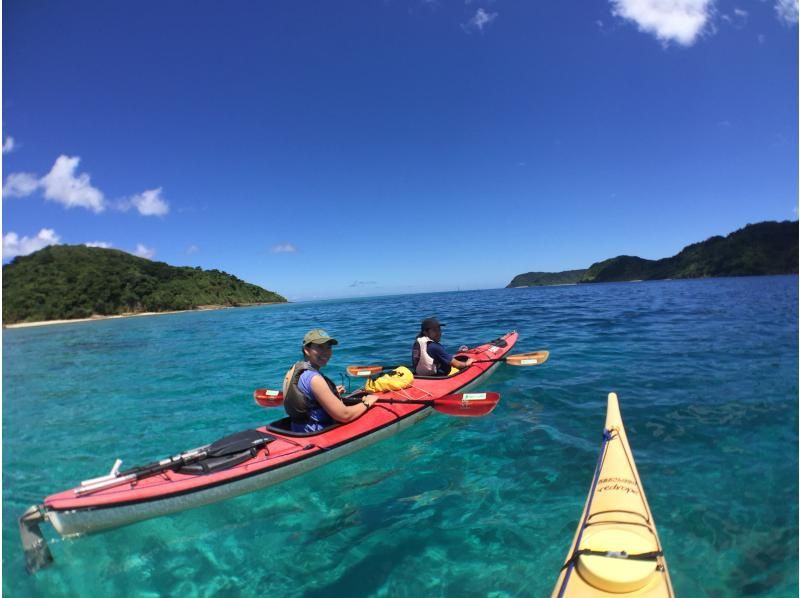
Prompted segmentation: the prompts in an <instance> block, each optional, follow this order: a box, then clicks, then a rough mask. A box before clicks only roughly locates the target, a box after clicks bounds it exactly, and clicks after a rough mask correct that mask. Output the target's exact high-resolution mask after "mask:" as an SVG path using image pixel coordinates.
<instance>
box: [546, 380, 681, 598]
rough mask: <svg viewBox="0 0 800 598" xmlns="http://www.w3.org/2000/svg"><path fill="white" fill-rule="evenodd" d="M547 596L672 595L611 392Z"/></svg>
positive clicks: (655, 533) (639, 482) (614, 396)
mask: <svg viewBox="0 0 800 598" xmlns="http://www.w3.org/2000/svg"><path fill="white" fill-rule="evenodd" d="M552 595H553V597H554V598H556V597H558V598H561V597H572V596H642V597H653V598H655V597H663V596H669V597H671V596H674V593H673V589H672V583H671V581H670V578H669V572H668V570H667V563H666V560H665V559H664V555H663V551H662V548H661V541H660V540H659V538H658V533H657V532H656V526H655V522H654V521H653V515H652V513H651V512H650V506H649V504H648V503H647V498H646V497H645V494H644V488H643V487H642V481H641V479H640V478H639V472H638V471H637V469H636V464H635V462H634V460H633V454H632V453H631V449H630V445H629V444H628V438H627V435H626V433H625V427H624V426H623V423H622V416H621V415H620V411H619V402H618V400H617V395H616V394H615V393H613V392H612V393H609V395H608V410H607V414H606V422H605V428H604V430H603V445H602V449H601V452H600V459H599V461H598V464H597V468H596V470H595V476H594V479H593V481H592V486H591V489H590V491H589V496H588V498H587V500H586V505H585V506H584V510H583V515H582V516H581V520H580V523H579V525H578V529H577V532H576V533H575V538H574V539H573V542H572V546H571V547H570V549H569V552H568V553H567V559H566V561H565V563H564V566H563V567H562V569H561V572H560V575H559V577H558V581H557V583H556V586H555V589H554V590H553V594H552Z"/></svg>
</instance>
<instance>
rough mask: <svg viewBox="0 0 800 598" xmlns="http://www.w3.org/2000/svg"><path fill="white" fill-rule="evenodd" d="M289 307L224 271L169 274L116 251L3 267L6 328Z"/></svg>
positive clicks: (69, 250)
mask: <svg viewBox="0 0 800 598" xmlns="http://www.w3.org/2000/svg"><path fill="white" fill-rule="evenodd" d="M284 302H286V299H285V298H284V297H282V296H281V295H279V294H277V293H274V292H272V291H268V290H266V289H262V288H261V287H259V286H256V285H254V284H249V283H246V282H244V281H242V280H239V279H238V278H236V277H235V276H231V275H230V274H226V273H225V272H220V271H219V270H202V269H200V268H188V267H176V266H170V265H168V264H165V263H163V262H153V261H150V260H147V259H144V258H140V257H136V256H133V255H130V254H128V253H125V252H123V251H118V250H116V249H102V248H99V247H86V246H83V245H53V246H50V247H46V248H44V249H42V250H40V251H37V252H35V253H32V254H30V255H27V256H20V257H17V258H15V259H14V260H13V261H12V262H11V263H10V264H7V265H5V266H3V323H4V324H12V323H16V322H32V321H40V320H60V319H74V318H86V317H90V316H92V315H103V316H108V315H118V314H124V313H137V312H146V311H156V312H157V311H172V310H185V309H194V308H196V307H200V306H205V305H224V306H235V305H247V304H254V303H284Z"/></svg>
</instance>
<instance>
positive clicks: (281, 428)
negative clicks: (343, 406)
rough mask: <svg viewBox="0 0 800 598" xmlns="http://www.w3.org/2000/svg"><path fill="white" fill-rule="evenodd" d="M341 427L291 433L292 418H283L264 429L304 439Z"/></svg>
mask: <svg viewBox="0 0 800 598" xmlns="http://www.w3.org/2000/svg"><path fill="white" fill-rule="evenodd" d="M359 400H360V399H359ZM341 425H342V424H340V423H335V424H333V425H331V426H328V427H327V428H324V429H322V430H319V431H317V432H292V418H291V417H284V418H283V419H279V420H277V421H274V422H272V423H270V424H267V426H266V427H267V430H271V431H273V432H275V433H277V434H281V435H283V436H297V437H298V438H304V437H306V436H317V435H318V434H322V433H323V432H327V431H329V430H333V429H334V428H338V427H339V426H341Z"/></svg>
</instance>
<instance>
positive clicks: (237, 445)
mask: <svg viewBox="0 0 800 598" xmlns="http://www.w3.org/2000/svg"><path fill="white" fill-rule="evenodd" d="M517 337H518V335H517V333H516V332H509V333H508V334H506V335H504V336H502V337H501V338H498V339H496V340H493V341H490V342H488V343H486V344H483V345H481V346H479V347H475V348H473V349H470V350H468V351H465V352H464V353H465V354H468V355H469V356H470V357H472V358H473V359H476V360H481V359H483V360H486V359H495V358H500V357H503V356H504V355H506V354H507V353H508V352H509V351H510V350H511V349H512V348H513V346H514V343H516V341H517ZM498 366H499V362H481V363H476V364H474V365H472V366H470V367H468V368H466V369H463V370H461V371H459V372H458V373H457V374H454V375H453V376H449V377H417V378H416V379H415V380H414V382H413V385H412V386H410V387H409V388H405V389H403V390H397V391H387V392H385V393H381V395H382V400H381V401H380V402H379V403H377V404H376V405H374V406H373V407H372V408H371V409H369V410H368V411H367V412H366V413H365V414H364V415H362V416H361V417H359V418H358V419H355V420H353V421H351V422H348V423H344V424H335V425H333V426H330V427H328V428H325V429H324V430H322V431H321V432H319V433H314V434H296V433H292V432H291V426H290V421H289V419H288V418H283V419H280V420H278V421H274V422H272V423H271V424H269V425H266V426H260V427H258V428H255V429H250V430H244V431H242V432H239V433H237V434H234V435H232V436H228V437H225V438H222V439H220V440H217V441H216V442H214V443H211V444H209V445H204V446H201V447H199V448H197V449H193V450H191V451H187V452H184V453H180V454H178V455H175V456H174V457H169V458H167V459H163V460H161V461H157V462H154V463H151V464H149V465H145V466H142V467H135V468H132V469H128V470H124V471H119V469H120V462H117V463H115V464H114V467H113V468H112V469H111V472H110V473H108V474H107V475H104V476H101V477H98V478H93V479H90V480H85V481H84V482H82V483H81V484H80V485H79V486H77V487H76V488H73V489H71V490H66V491H64V492H59V493H57V494H53V495H51V496H48V497H47V498H45V499H44V502H43V503H42V504H41V505H34V506H32V507H30V508H29V509H28V510H26V511H25V513H24V514H23V515H22V516H21V517H20V519H19V526H20V535H21V537H22V543H23V549H24V551H25V558H26V566H27V568H28V571H29V572H31V573H33V572H35V571H37V570H38V569H41V568H43V567H46V566H48V565H49V564H50V563H51V562H52V555H51V554H50V551H49V548H48V546H47V542H46V541H45V539H44V536H43V535H42V531H41V529H40V528H39V525H40V524H41V523H45V522H49V523H50V524H52V526H53V528H54V529H55V530H56V531H57V532H58V533H59V534H60V535H61V536H63V537H75V536H80V535H84V534H90V533H95V532H98V531H102V530H105V529H111V528H114V527H119V526H122V525H128V524H130V523H135V522H137V521H142V520H144V519H149V518H151V517H159V516H161V515H167V514H170V513H175V512H178V511H183V510H186V509H191V508H194V507H199V506H202V505H206V504H211V503H214V502H218V501H221V500H225V499H228V498H232V497H234V496H239V495H241V494H245V493H248V492H253V491H255V490H259V489H261V488H265V487H267V486H270V485H273V484H277V483H279V482H282V481H284V480H287V479H289V478H292V477H294V476H297V475H300V474H303V473H305V472H307V471H310V470H311V469H314V468H316V467H319V466H321V465H325V464H326V463H329V462H331V461H333V460H335V459H338V458H340V457H343V456H345V455H347V454H349V453H352V452H354V451H357V450H359V449H361V448H364V447H365V446H368V445H370V444H373V443H375V442H378V441H379V440H382V439H384V438H387V437H389V436H391V435H393V434H395V433H397V432H400V431H402V430H404V429H406V428H408V427H410V426H412V425H414V424H415V423H417V422H419V421H421V420H422V419H423V418H425V417H427V416H428V415H430V414H431V413H433V411H434V409H435V408H438V410H440V411H441V410H445V411H447V412H452V414H458V415H476V414H478V411H485V412H486V413H488V412H489V411H491V409H492V408H493V407H494V405H495V404H496V403H497V399H498V398H499V397H497V396H495V394H494V393H485V394H483V395H482V397H483V400H482V401H478V400H475V401H473V402H472V403H470V402H469V401H467V400H465V399H464V397H465V396H467V395H464V394H461V395H459V398H457V399H456V398H454V397H450V398H447V397H448V396H449V395H454V394H456V393H467V392H469V391H470V390H473V388H474V387H475V386H476V385H478V384H481V383H483V382H484V381H485V380H486V378H487V377H488V375H489V374H490V373H491V372H493V371H494V370H495V368H497V367H498ZM476 398H478V395H470V396H468V399H470V400H471V399H476ZM439 399H441V400H439Z"/></svg>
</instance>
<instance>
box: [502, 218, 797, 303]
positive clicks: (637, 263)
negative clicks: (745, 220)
mask: <svg viewBox="0 0 800 598" xmlns="http://www.w3.org/2000/svg"><path fill="white" fill-rule="evenodd" d="M797 272H798V221H797V220H793V221H789V220H785V221H783V222H759V223H758V224H748V225H747V226H745V227H744V228H741V229H739V230H737V231H735V232H733V233H731V234H729V235H728V236H727V237H720V236H715V237H711V238H710V239H707V240H705V241H702V242H701V243H695V244H693V245H689V246H687V247H684V248H683V250H681V252H680V253H678V254H677V255H674V256H672V257H668V258H663V259H660V260H646V259H643V258H640V257H635V256H630V255H620V256H618V257H614V258H611V259H607V260H604V261H602V262H596V263H594V264H592V265H591V266H590V267H589V268H588V269H587V270H569V271H566V272H556V273H546V272H528V273H527V274H520V275H518V276H515V277H514V279H513V280H512V281H511V283H510V284H509V285H508V287H522V286H534V285H542V284H565V283H568V282H574V283H584V282H587V283H588V282H621V281H628V280H663V279H667V278H705V277H712V276H757V275H767V274H797ZM570 279H571V280H570ZM548 280H550V282H546V281H548ZM508 287H507V288H508Z"/></svg>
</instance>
